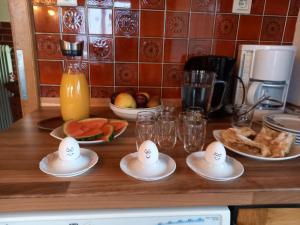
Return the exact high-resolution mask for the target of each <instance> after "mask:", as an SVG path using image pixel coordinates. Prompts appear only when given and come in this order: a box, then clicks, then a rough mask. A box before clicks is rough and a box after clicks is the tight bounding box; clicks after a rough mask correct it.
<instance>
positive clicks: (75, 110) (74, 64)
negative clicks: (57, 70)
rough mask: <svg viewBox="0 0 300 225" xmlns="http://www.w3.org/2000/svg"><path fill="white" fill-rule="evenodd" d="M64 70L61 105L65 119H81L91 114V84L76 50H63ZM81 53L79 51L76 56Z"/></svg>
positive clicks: (61, 85)
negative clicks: (75, 52) (89, 84)
mask: <svg viewBox="0 0 300 225" xmlns="http://www.w3.org/2000/svg"><path fill="white" fill-rule="evenodd" d="M62 52H63V54H64V56H65V60H64V72H63V75H62V79H61V84H60V107H61V115H62V117H63V120H64V121H68V120H80V119H84V118H88V117H89V115H90V94H89V86H88V82H87V79H86V76H85V74H84V67H83V64H82V62H81V60H78V57H76V58H75V55H74V52H72V50H70V51H63V49H62ZM78 55H80V54H79V53H78V52H77V54H76V56H78Z"/></svg>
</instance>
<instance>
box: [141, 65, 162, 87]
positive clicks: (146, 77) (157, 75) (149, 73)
mask: <svg viewBox="0 0 300 225" xmlns="http://www.w3.org/2000/svg"><path fill="white" fill-rule="evenodd" d="M139 67H140V74H139V85H140V86H156V87H157V86H160V85H161V78H162V65H161V64H146V63H140V64H139Z"/></svg>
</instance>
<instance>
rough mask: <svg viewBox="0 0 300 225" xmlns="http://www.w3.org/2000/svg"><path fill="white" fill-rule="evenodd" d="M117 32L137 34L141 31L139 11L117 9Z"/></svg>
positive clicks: (128, 34)
mask: <svg viewBox="0 0 300 225" xmlns="http://www.w3.org/2000/svg"><path fill="white" fill-rule="evenodd" d="M114 29H115V32H114V33H115V34H116V35H119V36H136V35H138V33H139V13H138V11H136V10H115V28H114Z"/></svg>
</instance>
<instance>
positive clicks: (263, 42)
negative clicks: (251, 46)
mask: <svg viewBox="0 0 300 225" xmlns="http://www.w3.org/2000/svg"><path fill="white" fill-rule="evenodd" d="M260 44H261V45H281V42H280V41H261V42H260Z"/></svg>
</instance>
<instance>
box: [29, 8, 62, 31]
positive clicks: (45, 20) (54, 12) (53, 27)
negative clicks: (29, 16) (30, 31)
mask: <svg viewBox="0 0 300 225" xmlns="http://www.w3.org/2000/svg"><path fill="white" fill-rule="evenodd" d="M33 16H34V26H35V31H36V32H45V33H58V32H59V20H58V8H57V7H53V6H47V7H43V6H33Z"/></svg>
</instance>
